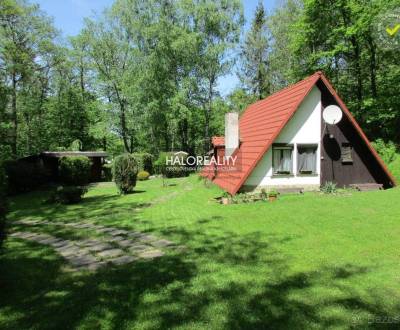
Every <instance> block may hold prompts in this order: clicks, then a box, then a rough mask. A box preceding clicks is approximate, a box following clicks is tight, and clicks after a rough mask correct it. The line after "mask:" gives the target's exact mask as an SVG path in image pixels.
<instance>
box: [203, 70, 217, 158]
mask: <svg viewBox="0 0 400 330" xmlns="http://www.w3.org/2000/svg"><path fill="white" fill-rule="evenodd" d="M214 81H215V77H214V75H212V76H211V78H210V80H209V85H208V102H207V105H205V107H204V115H205V122H204V152H207V151H208V150H210V118H211V111H212V101H213V94H214V91H213V86H214Z"/></svg>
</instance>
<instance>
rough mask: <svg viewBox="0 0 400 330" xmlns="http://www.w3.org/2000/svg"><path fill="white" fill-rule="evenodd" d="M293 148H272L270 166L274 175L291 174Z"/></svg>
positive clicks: (277, 146)
mask: <svg viewBox="0 0 400 330" xmlns="http://www.w3.org/2000/svg"><path fill="white" fill-rule="evenodd" d="M292 154H293V147H292V146H287V145H285V146H279V145H276V146H273V148H272V155H273V160H272V162H273V163H272V164H273V165H272V166H273V170H274V174H292V168H293V166H292V164H293V157H292Z"/></svg>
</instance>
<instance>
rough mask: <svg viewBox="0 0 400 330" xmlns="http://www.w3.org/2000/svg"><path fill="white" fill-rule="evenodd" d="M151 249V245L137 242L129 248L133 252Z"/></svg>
mask: <svg viewBox="0 0 400 330" xmlns="http://www.w3.org/2000/svg"><path fill="white" fill-rule="evenodd" d="M149 249H151V246H148V245H140V244H136V245H133V246H132V247H131V248H130V249H129V251H130V252H132V253H138V252H143V251H146V250H149Z"/></svg>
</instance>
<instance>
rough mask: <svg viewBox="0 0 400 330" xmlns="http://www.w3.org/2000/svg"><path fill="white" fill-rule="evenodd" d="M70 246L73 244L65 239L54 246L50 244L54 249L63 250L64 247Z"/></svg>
mask: <svg viewBox="0 0 400 330" xmlns="http://www.w3.org/2000/svg"><path fill="white" fill-rule="evenodd" d="M68 244H71V242H70V241H66V240H63V239H60V240H59V241H58V242H55V243H52V244H50V245H51V246H52V247H54V248H57V249H58V248H61V247H64V246H66V245H68ZM71 245H72V244H71Z"/></svg>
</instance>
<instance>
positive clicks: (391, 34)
mask: <svg viewBox="0 0 400 330" xmlns="http://www.w3.org/2000/svg"><path fill="white" fill-rule="evenodd" d="M399 30H400V24H397V25H395V26H394V27H393V28H392V29H391V28H390V27H387V28H386V32H387V33H388V34H389V35H390V36H391V37H393V36H394V35H395V34H396V33H397V31H399Z"/></svg>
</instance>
